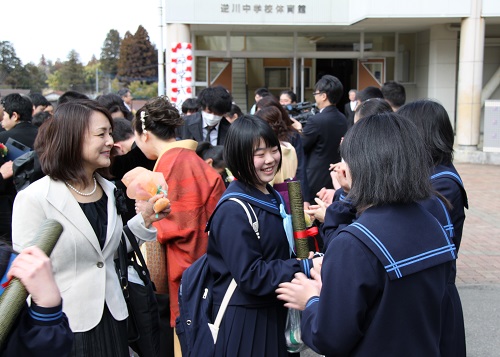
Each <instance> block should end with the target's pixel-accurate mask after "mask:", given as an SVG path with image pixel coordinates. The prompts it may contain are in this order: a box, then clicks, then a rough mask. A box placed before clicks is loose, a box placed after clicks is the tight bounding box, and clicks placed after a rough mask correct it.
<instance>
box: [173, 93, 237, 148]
mask: <svg viewBox="0 0 500 357" xmlns="http://www.w3.org/2000/svg"><path fill="white" fill-rule="evenodd" d="M198 103H199V104H200V111H199V112H197V113H196V114H192V115H188V116H186V117H185V118H184V120H185V122H184V126H183V127H182V129H181V138H182V139H193V140H196V141H198V142H200V141H208V142H210V143H211V144H212V145H214V146H215V145H224V141H225V140H226V133H227V131H228V130H229V126H230V125H231V124H229V122H228V121H227V120H226V118H224V117H223V116H224V114H226V113H228V112H230V111H231V104H232V98H231V94H229V92H228V91H227V90H226V89H225V88H224V87H222V86H217V87H213V88H212V87H209V88H205V89H203V90H202V91H201V92H200V95H199V96H198Z"/></svg>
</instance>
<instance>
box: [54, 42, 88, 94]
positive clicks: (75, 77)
mask: <svg viewBox="0 0 500 357" xmlns="http://www.w3.org/2000/svg"><path fill="white" fill-rule="evenodd" d="M79 57H80V56H79V55H78V53H77V52H76V51H75V50H71V51H70V52H69V54H68V60H67V61H65V62H63V63H60V62H59V61H58V62H59V63H58V62H56V66H57V67H59V68H58V69H57V70H56V71H55V72H54V73H53V74H51V75H49V78H48V83H49V85H50V86H51V87H52V88H54V89H57V90H63V91H67V90H75V91H78V92H86V91H87V90H89V89H90V88H88V86H87V85H86V78H85V71H84V67H83V65H82V63H81V62H80V58H79Z"/></svg>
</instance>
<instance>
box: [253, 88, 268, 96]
mask: <svg viewBox="0 0 500 357" xmlns="http://www.w3.org/2000/svg"><path fill="white" fill-rule="evenodd" d="M254 94H255V95H260V96H261V97H266V96H268V95H270V94H271V92H269V89H267V88H266V87H261V88H257V89H256V90H255V92H254Z"/></svg>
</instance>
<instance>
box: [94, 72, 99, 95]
mask: <svg viewBox="0 0 500 357" xmlns="http://www.w3.org/2000/svg"><path fill="white" fill-rule="evenodd" d="M97 93H99V68H97V67H96V68H95V95H97Z"/></svg>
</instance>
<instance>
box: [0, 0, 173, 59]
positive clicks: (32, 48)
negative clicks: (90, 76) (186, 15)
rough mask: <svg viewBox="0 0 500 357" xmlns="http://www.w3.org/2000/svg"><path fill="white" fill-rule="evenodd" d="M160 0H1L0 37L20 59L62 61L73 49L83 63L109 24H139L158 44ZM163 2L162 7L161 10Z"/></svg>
mask: <svg viewBox="0 0 500 357" xmlns="http://www.w3.org/2000/svg"><path fill="white" fill-rule="evenodd" d="M160 3H161V0H139V1H137V0H135V1H134V0H84V1H72V0H27V1H26V0H25V1H18V0H17V1H16V0H11V1H2V9H1V16H0V41H9V42H11V43H12V45H13V47H14V49H15V50H16V55H17V57H18V58H20V59H21V61H22V63H23V64H27V63H29V62H33V63H34V64H38V63H39V61H40V58H41V57H42V54H43V55H44V56H45V59H46V60H52V61H53V62H55V61H56V60H57V59H60V60H61V61H66V60H67V57H68V54H69V52H70V51H71V50H72V49H74V50H75V51H76V52H77V53H78V54H79V55H80V60H81V62H82V63H83V64H84V65H86V64H87V62H88V61H90V59H91V58H92V55H95V56H96V58H97V59H99V57H100V55H101V47H102V45H103V43H104V40H105V39H106V35H107V34H108V32H109V31H110V30H111V29H115V30H117V31H118V32H119V33H120V37H121V38H122V39H123V36H124V35H125V33H126V32H127V31H129V32H130V33H132V34H134V33H135V32H136V31H137V28H138V27H139V25H142V26H143V27H144V28H145V29H146V30H147V31H148V34H149V39H150V41H151V42H152V43H153V44H154V45H155V46H156V48H158V47H159V45H160V38H161V34H160V11H159V7H160ZM164 14H165V8H163V16H164Z"/></svg>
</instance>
